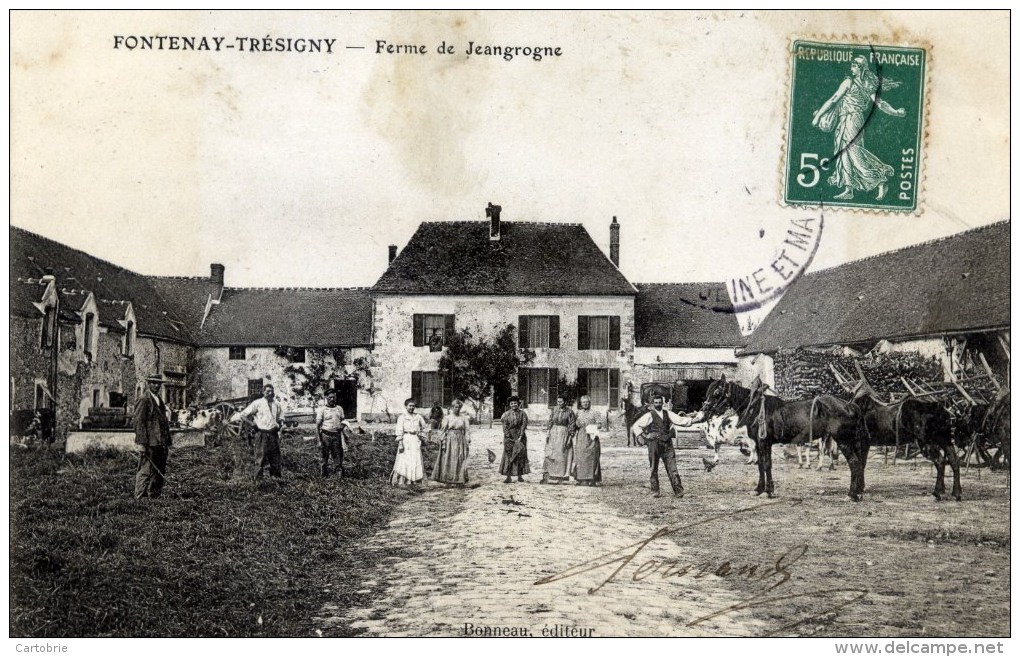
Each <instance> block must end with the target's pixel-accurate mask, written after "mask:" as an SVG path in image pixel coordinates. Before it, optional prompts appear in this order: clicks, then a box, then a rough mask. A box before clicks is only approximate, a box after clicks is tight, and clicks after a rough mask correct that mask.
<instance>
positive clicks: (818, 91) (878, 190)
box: [783, 41, 928, 212]
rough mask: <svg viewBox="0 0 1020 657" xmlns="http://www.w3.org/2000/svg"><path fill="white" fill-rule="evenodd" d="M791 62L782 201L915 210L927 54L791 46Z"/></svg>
mask: <svg viewBox="0 0 1020 657" xmlns="http://www.w3.org/2000/svg"><path fill="white" fill-rule="evenodd" d="M791 57H792V64H791V76H792V79H791V84H790V105H789V108H790V112H789V119H788V120H789V123H788V126H787V133H786V158H785V162H784V170H783V178H784V180H783V183H784V201H785V202H786V204H787V205H818V204H824V205H827V206H840V207H849V208H861V209H866V210H880V211H893V212H913V211H914V210H916V209H917V207H918V198H917V195H918V191H919V177H918V176H919V173H920V166H921V148H922V146H923V144H922V135H923V134H924V132H923V131H924V125H923V123H924V102H925V88H924V87H925V76H926V74H927V73H926V69H927V66H928V61H927V53H926V51H925V50H924V49H923V48H906V47H893V46H878V45H869V44H845V43H820V42H814V41H794V42H793V47H792V49H791Z"/></svg>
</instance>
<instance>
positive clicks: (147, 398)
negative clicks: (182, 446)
mask: <svg viewBox="0 0 1020 657" xmlns="http://www.w3.org/2000/svg"><path fill="white" fill-rule="evenodd" d="M146 383H147V385H148V390H147V391H145V392H143V393H142V396H141V397H140V398H139V399H138V401H137V402H136V403H135V419H134V425H135V443H136V444H138V445H141V446H142V453H141V455H140V456H139V457H138V472H137V473H136V474H135V499H141V498H143V497H159V494H160V493H161V492H162V491H163V484H164V483H165V482H166V466H167V459H168V457H169V455H170V444H171V442H172V439H171V437H170V420H169V419H168V418H167V415H166V404H165V403H163V400H162V399H160V397H159V388H160V386H161V385H163V379H162V378H160V377H159V376H150V377H149V378H148V379H147V381H146Z"/></svg>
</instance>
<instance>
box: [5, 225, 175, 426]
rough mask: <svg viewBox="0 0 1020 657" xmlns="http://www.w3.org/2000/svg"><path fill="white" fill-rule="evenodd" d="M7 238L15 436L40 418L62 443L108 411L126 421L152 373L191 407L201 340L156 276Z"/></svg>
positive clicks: (16, 232)
mask: <svg viewBox="0 0 1020 657" xmlns="http://www.w3.org/2000/svg"><path fill="white" fill-rule="evenodd" d="M9 235H10V241H11V249H10V292H11V305H10V321H11V324H10V328H11V333H10V358H11V368H10V392H11V424H12V432H14V433H17V432H18V431H19V430H22V429H23V428H24V426H25V424H26V422H28V421H29V419H30V418H31V417H32V415H33V414H34V412H35V411H37V410H38V411H40V412H41V413H42V414H43V415H45V416H47V417H51V418H52V429H53V434H54V436H55V437H56V438H57V439H62V438H63V437H64V436H65V435H66V433H67V431H68V430H69V429H72V428H77V427H79V426H81V425H82V424H87V422H88V420H89V417H90V416H96V415H98V414H99V413H100V412H101V411H103V409H107V410H109V411H110V412H113V413H115V414H116V413H119V414H120V415H121V416H124V415H126V409H129V408H130V406H131V404H133V403H134V400H135V399H137V397H138V394H139V393H140V391H141V390H142V387H143V386H144V380H145V377H147V376H150V375H152V374H161V375H164V376H165V377H166V379H167V381H168V383H169V385H168V387H167V390H166V391H165V392H166V393H167V394H168V395H170V396H171V397H170V398H173V396H174V395H177V394H180V395H181V397H180V403H183V402H184V392H183V380H184V378H185V377H186V374H187V373H186V367H187V363H188V362H189V360H190V358H191V355H192V353H193V350H194V344H195V336H194V335H193V334H192V333H191V332H190V331H189V329H188V325H187V322H186V321H184V320H183V319H182V318H180V317H179V316H178V314H177V312H176V310H175V307H174V305H173V304H170V303H168V302H167V301H166V300H165V299H164V298H163V297H162V296H161V295H160V294H159V293H158V292H157V290H156V288H155V287H154V286H153V284H152V282H151V280H150V279H149V278H148V277H145V276H142V275H139V274H136V273H134V272H131V271H128V270H126V269H123V268H121V267H118V266H116V265H114V264H111V263H109V262H106V261H104V260H100V259H98V258H95V257H93V256H91V255H89V254H86V253H84V252H82V251H78V250H76V249H72V248H70V247H68V246H66V245H63V244H60V243H59V242H55V241H53V240H49V239H46V238H44V237H42V236H39V235H35V234H34V233H30V232H28V231H25V230H22V229H19V228H14V227H11V228H10V232H9ZM178 376H179V377H180V383H181V386H180V387H178V386H176V385H174V381H176V379H175V377H178ZM118 409H119V410H118Z"/></svg>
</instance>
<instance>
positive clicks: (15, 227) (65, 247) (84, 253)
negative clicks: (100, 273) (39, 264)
mask: <svg viewBox="0 0 1020 657" xmlns="http://www.w3.org/2000/svg"><path fill="white" fill-rule="evenodd" d="M10 228H11V230H19V231H21V232H23V233H27V234H28V235H32V236H33V237H38V238H39V239H41V240H45V241H47V242H49V243H50V244H56V245H57V246H59V247H61V248H64V249H70V250H71V251H74V252H75V253H80V254H82V255H83V256H85V257H87V258H91V259H92V260H96V261H98V262H101V263H103V264H104V265H109V266H111V267H113V268H114V269H119V270H120V271H123V272H127V273H129V274H134V275H135V276H142V277H147V274H141V273H139V272H136V271H134V270H133V269H128V268H127V267H123V266H121V265H118V264H116V263H113V262H110V261H109V260H104V259H103V258H100V257H99V256H96V255H92V254H91V253H89V252H88V251H85V250H83V249H76V248H74V247H73V246H71V245H70V244H64V243H63V242H58V241H57V240H55V239H52V238H50V237H46V236H45V235H40V234H39V233H33V232H32V231H30V230H27V229H25V228H22V227H21V226H15V225H13V224H11V226H10Z"/></svg>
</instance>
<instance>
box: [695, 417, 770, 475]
mask: <svg viewBox="0 0 1020 657" xmlns="http://www.w3.org/2000/svg"><path fill="white" fill-rule="evenodd" d="M737 420H738V416H737V414H736V413H735V412H733V411H729V412H727V413H724V414H722V415H717V416H716V417H713V418H712V419H710V420H709V421H708V429H707V430H706V432H705V433H706V436H707V439H708V443H709V446H712V447H714V448H715V449H716V450H717V451H718V447H717V445H736V446H737V447H738V448H739V449H740V453H741V454H743V455H744V456H747V457H748V459H747V462H748V463H749V464H750V463H757V462H758V455H757V453H756V452H755V443H754V441H753V440H751V439H750V438H749V437H748V435H747V427H737ZM716 459H717V460H718V455H717V456H716Z"/></svg>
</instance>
